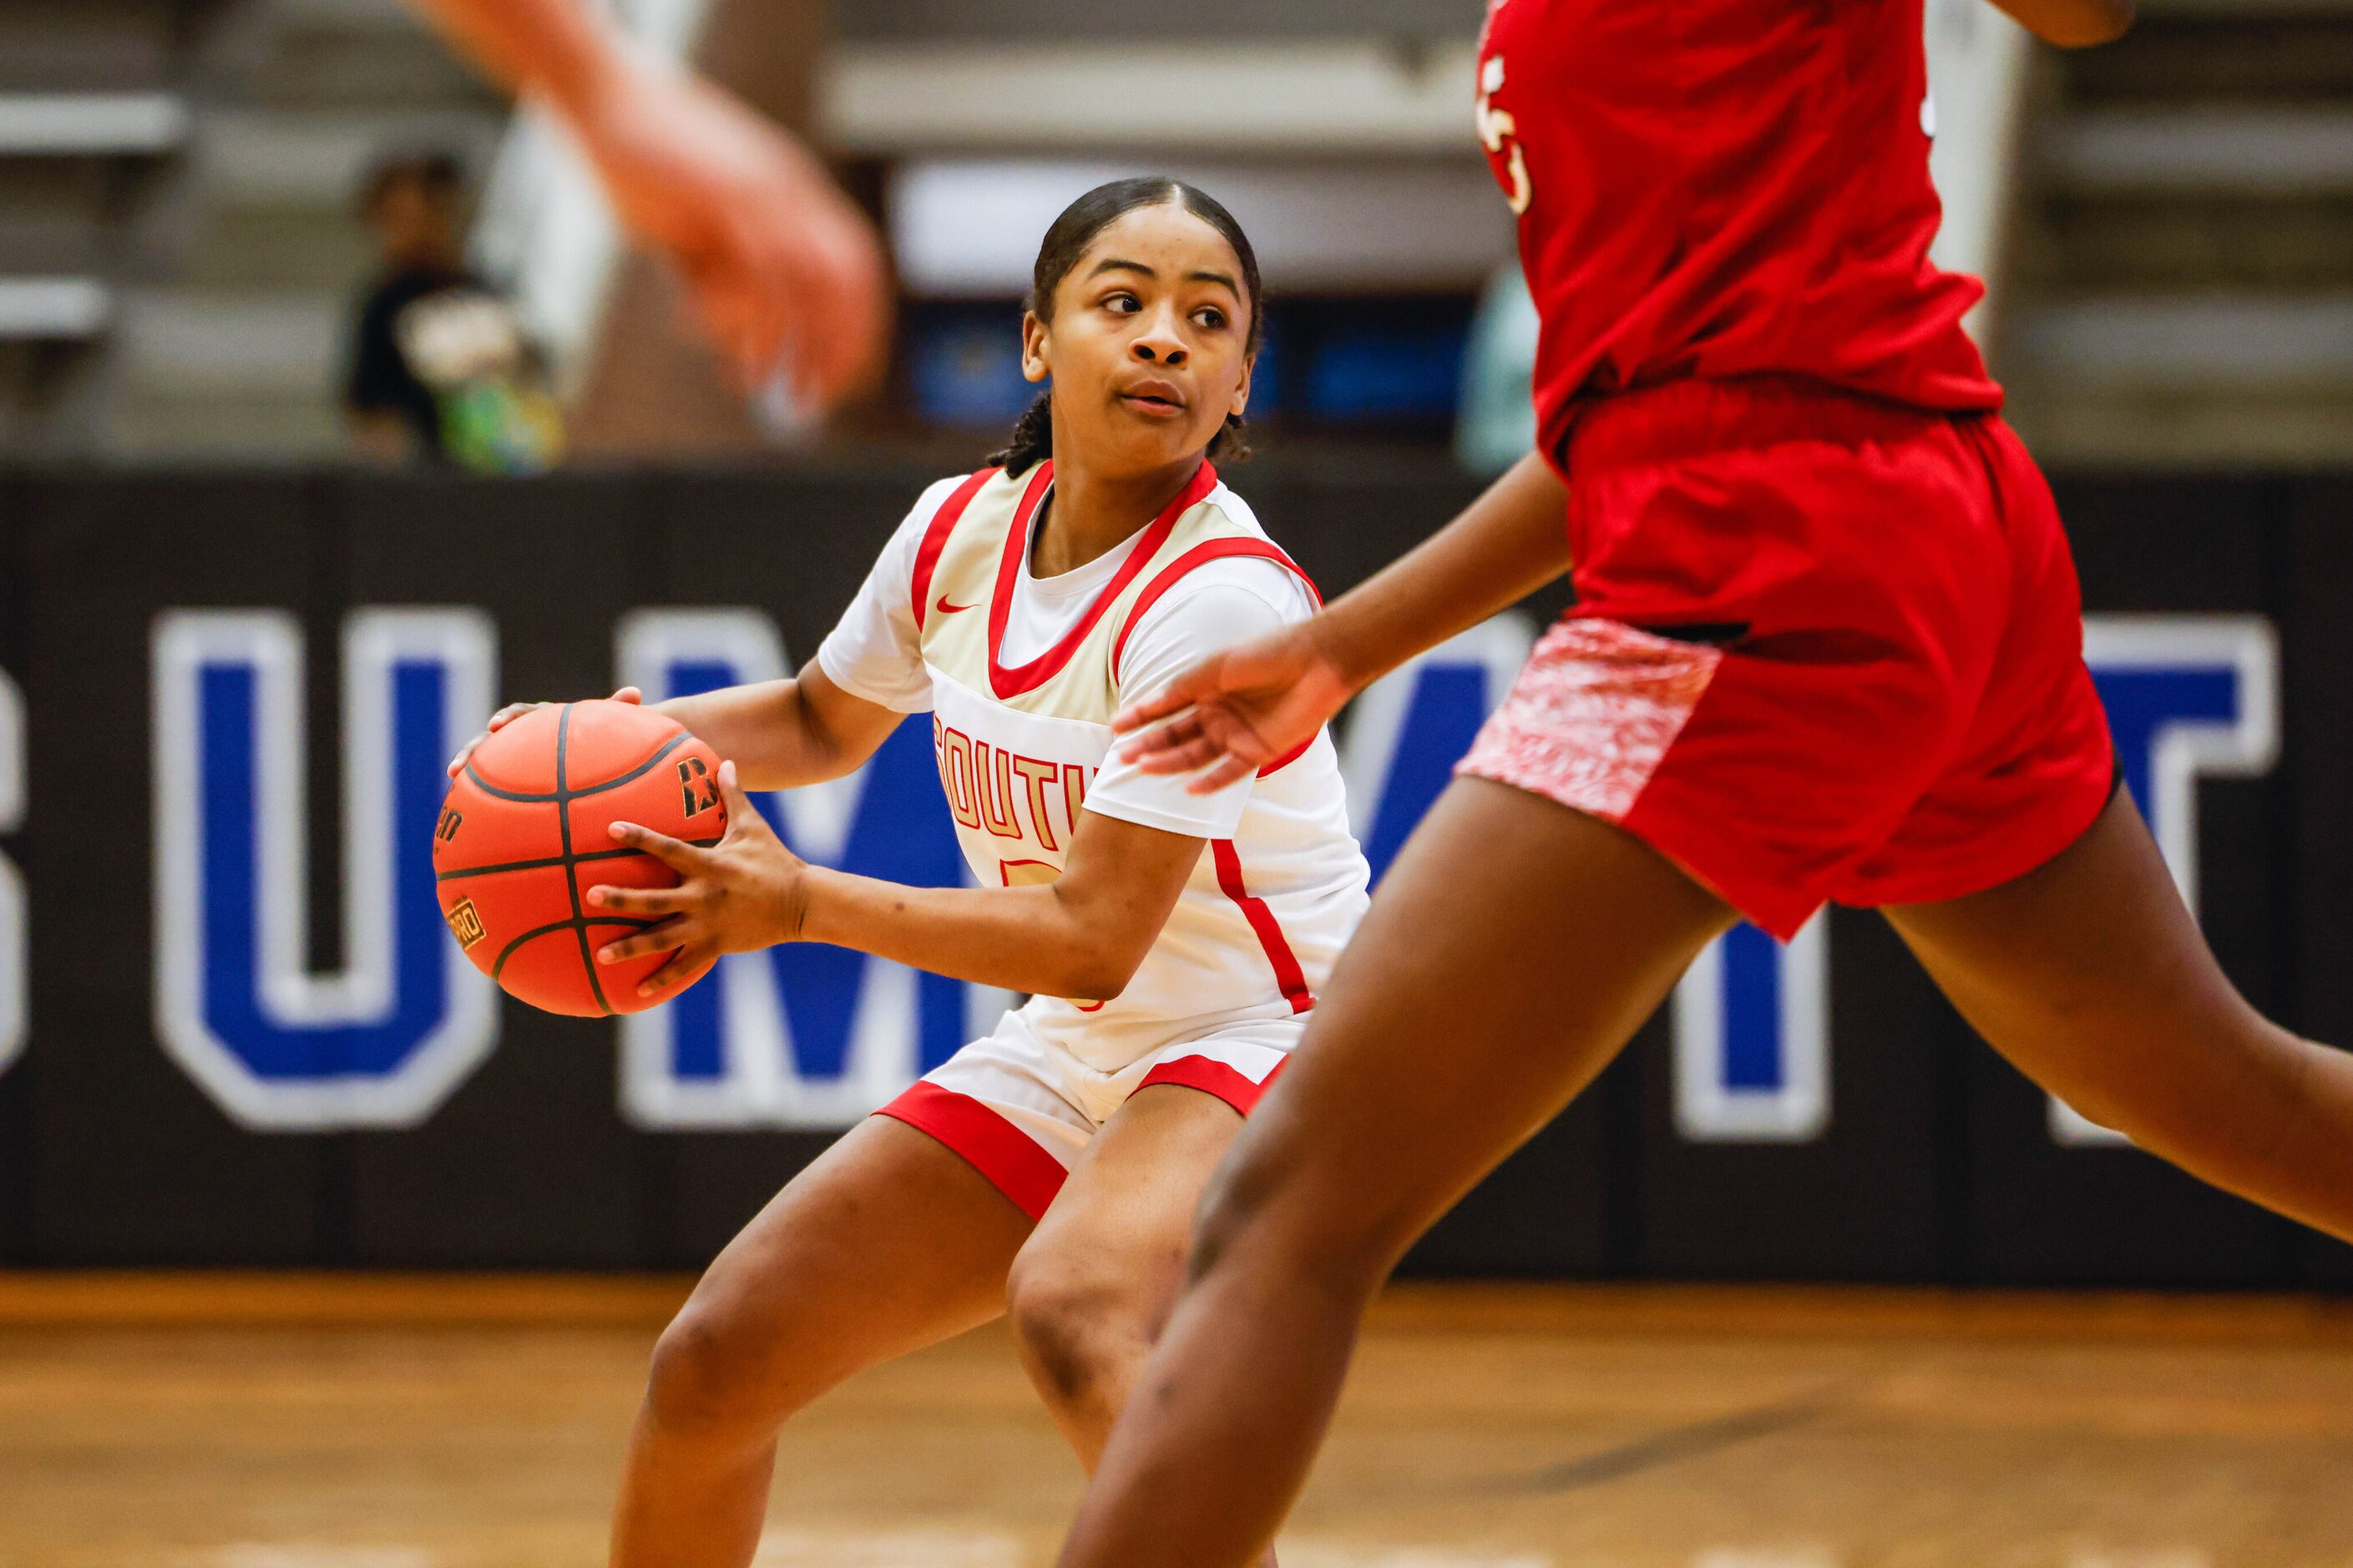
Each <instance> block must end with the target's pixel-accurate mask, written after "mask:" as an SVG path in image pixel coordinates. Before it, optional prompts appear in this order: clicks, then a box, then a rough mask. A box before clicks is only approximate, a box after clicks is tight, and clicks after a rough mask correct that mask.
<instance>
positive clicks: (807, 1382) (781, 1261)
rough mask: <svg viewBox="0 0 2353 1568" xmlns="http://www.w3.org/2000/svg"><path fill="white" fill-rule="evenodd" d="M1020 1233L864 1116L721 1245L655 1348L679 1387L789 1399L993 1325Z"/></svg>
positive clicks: (924, 1147) (892, 1124)
mask: <svg viewBox="0 0 2353 1568" xmlns="http://www.w3.org/2000/svg"><path fill="white" fill-rule="evenodd" d="M1029 1231H1030V1221H1029V1216H1028V1215H1025V1214H1023V1213H1022V1212H1021V1211H1020V1210H1019V1209H1018V1208H1017V1207H1015V1206H1014V1205H1013V1203H1012V1201H1011V1200H1010V1199H1008V1197H1006V1196H1005V1194H1002V1193H1000V1192H998V1191H997V1188H996V1187H994V1186H993V1185H991V1184H989V1182H988V1181H987V1178H985V1177H983V1176H982V1175H981V1174H980V1173H979V1172H978V1171H976V1170H975V1169H974V1168H973V1167H972V1166H971V1165H970V1164H968V1163H965V1160H964V1159H963V1158H962V1157H961V1156H959V1155H957V1154H956V1153H955V1152H952V1151H951V1150H949V1149H948V1148H947V1147H946V1146H945V1145H944V1144H942V1143H941V1142H938V1141H937V1140H935V1139H934V1138H933V1137H932V1136H931V1135H930V1134H928V1133H925V1132H921V1131H916V1130H915V1129H914V1128H913V1127H910V1126H908V1125H907V1124H906V1123H904V1122H902V1121H893V1120H892V1119H890V1118H888V1117H881V1116H875V1117H869V1118H868V1119H867V1120H866V1121H862V1122H860V1124H859V1125H858V1126H857V1127H855V1128H853V1129H851V1130H850V1131H849V1133H847V1134H846V1135H844V1136H843V1137H842V1138H841V1140H840V1141H839V1142H836V1143H835V1144H834V1145H833V1147H832V1148H830V1149H828V1150H827V1151H826V1152H825V1153H823V1154H822V1155H820V1156H818V1160H817V1161H816V1163H813V1164H811V1165H810V1166H809V1167H808V1168H807V1170H805V1171H803V1172H802V1173H800V1174H799V1175H798V1176H796V1177H795V1178H794V1179H793V1180H792V1182H791V1183H790V1184H787V1185H786V1187H785V1189H784V1190H783V1191H782V1192H780V1193H778V1194H776V1197H774V1198H773V1199H771V1200H770V1201H769V1203H768V1205H767V1206H766V1207H765V1208H764V1209H762V1210H761V1211H760V1213H759V1215H757V1216H756V1217H755V1218H754V1220H753V1221H752V1223H751V1224H749V1225H747V1226H744V1229H743V1231H742V1233H741V1234H739V1235H738V1236H737V1237H735V1239H734V1240H733V1241H732V1242H730V1243H728V1245H727V1247H726V1249H725V1250H724V1251H723V1252H722V1253H721V1254H720V1255H719V1257H718V1258H717V1260H716V1261H714V1262H713V1263H712V1266H711V1268H709V1270H707V1271H706V1272H705V1273H704V1275H703V1277H702V1281H701V1282H700V1283H699V1284H698V1285H697V1286H696V1287H695V1289H694V1294H693V1296H692V1297H691V1299H690V1300H688V1302H687V1305H686V1307H685V1308H684V1310H681V1313H680V1314H679V1317H678V1319H677V1321H675V1322H673V1323H672V1325H671V1327H670V1331H668V1332H667V1333H665V1334H664V1336H663V1341H664V1346H663V1350H664V1352H667V1353H668V1354H669V1355H670V1358H671V1360H672V1361H673V1362H683V1363H687V1364H686V1365H684V1366H682V1367H680V1368H677V1369H676V1370H679V1371H681V1372H682V1373H685V1374H686V1375H688V1376H689V1378H690V1379H693V1378H698V1377H700V1376H701V1375H704V1374H711V1375H723V1376H725V1377H728V1378H732V1379H736V1380H740V1383H741V1387H742V1390H743V1393H744V1395H745V1396H746V1397H757V1396H758V1395H760V1394H763V1393H765V1394H768V1395H770V1396H782V1397H786V1398H787V1399H790V1400H793V1401H795V1402H797V1401H798V1400H799V1399H800V1398H802V1397H804V1396H805V1395H806V1394H807V1392H808V1391H809V1390H810V1389H811V1388H813V1387H823V1386H828V1385H830V1384H832V1383H835V1382H838V1381H839V1380H840V1379H841V1378H843V1377H846V1376H848V1375H849V1374H850V1373H854V1372H856V1371H858V1370H859V1369H860V1368H861V1367H864V1366H869V1365H871V1364H873V1363H876V1362H879V1361H883V1360H887V1359H889V1358H890V1357H892V1356H895V1355H900V1354H903V1353H904V1352H908V1351H912V1350H915V1349H918V1348H920V1347H922V1346H923V1345H926V1344H930V1343H932V1342H934V1341H937V1340H942V1339H945V1338H947V1337H948V1336H950V1335H952V1334H955V1333H960V1332H962V1331H964V1330H965V1329H968V1328H971V1327H973V1326H974V1325H976V1324H978V1323H983V1322H987V1321H988V1320H990V1319H991V1318H994V1317H996V1316H997V1314H998V1313H999V1312H1001V1311H1002V1310H1004V1301H1005V1277H1006V1271H1007V1269H1008V1268H1010V1267H1011V1265H1012V1261H1013V1258H1014V1257H1015V1256H1016V1255H1017V1254H1018V1252H1019V1251H1020V1249H1021V1246H1022V1244H1023V1243H1024V1242H1025V1241H1027V1240H1028V1239H1029ZM659 1361H660V1352H658V1357H657V1370H658V1372H659Z"/></svg>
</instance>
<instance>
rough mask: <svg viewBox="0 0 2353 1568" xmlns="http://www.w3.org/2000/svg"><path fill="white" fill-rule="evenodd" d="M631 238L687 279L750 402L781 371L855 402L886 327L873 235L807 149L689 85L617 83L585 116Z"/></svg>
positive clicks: (585, 138)
mask: <svg viewBox="0 0 2353 1568" xmlns="http://www.w3.org/2000/svg"><path fill="white" fill-rule="evenodd" d="M573 125H574V128H575V130H576V131H577V132H578V133H579V136H580V139H581V142H582V143H583V145H584V146H585V148H586V151H587V153H588V155H589V157H590V158H591V159H592V160H593V161H594V162H595V163H596V168H597V171H598V173H599V174H602V175H603V176H604V180H605V187H606V190H607V193H608V194H609V195H611V197H612V201H613V205H614V208H615V210H616V211H617V214H618V216H620V219H621V221H622V223H623V224H625V225H626V226H628V228H629V229H630V230H631V231H632V232H634V233H635V234H637V235H638V236H639V237H642V238H644V239H646V240H647V241H649V242H650V243H651V244H652V245H653V246H655V247H657V248H659V250H660V251H661V252H663V253H664V254H665V255H667V256H668V257H669V258H670V260H671V261H672V262H674V263H675V264H676V265H677V267H678V268H679V270H680V271H681V272H682V273H683V274H684V275H685V278H686V281H687V283H688V285H689V286H690V288H691V290H692V292H693V295H694V300H695V307H696V310H697V311H698V313H699V314H700V315H701V317H702V324H703V328H704V330H705V331H707V332H708V333H709V334H710V337H711V339H712V342H713V343H714V344H715V345H716V346H717V347H718V348H719V350H720V351H721V352H722V353H724V354H725V355H726V356H727V358H728V359H729V361H730V362H731V363H733V366H734V368H735V371H736V374H738V376H739V377H740V378H741V379H742V382H743V384H744V386H745V387H747V388H749V387H753V386H756V385H759V384H763V383H765V382H766V381H767V380H768V378H769V377H770V376H772V375H773V374H776V372H777V370H778V369H779V368H782V369H784V370H785V371H786V372H787V374H789V375H790V377H791V379H792V382H793V390H794V391H795V392H796V393H797V394H798V395H799V396H800V397H801V398H802V400H803V401H804V402H806V403H807V404H810V405H814V406H816V407H818V408H827V407H830V406H832V405H834V404H836V403H838V402H839V401H840V400H841V399H842V398H843V397H844V396H846V395H848V394H849V393H850V392H852V391H854V390H856V389H857V387H858V386H859V385H860V383H861V382H862V381H864V380H865V378H866V377H867V376H868V375H869V374H871V372H872V370H873V369H874V368H875V366H876V364H877V363H878V362H879V359H880V355H881V347H882V340H883V334H884V332H885V331H886V329H887V327H888V325H889V320H888V318H889V309H890V308H889V305H888V302H887V301H888V299H889V295H888V291H887V289H886V286H885V282H884V268H883V265H882V248H881V242H880V241H879V240H878V239H877V237H875V234H874V229H873V226H872V225H871V224H870V223H869V222H868V221H867V219H866V216H865V215H864V214H863V213H862V212H860V210H859V209H858V207H857V206H856V205H855V204H853V203H852V202H851V201H850V200H849V197H848V196H846V195H843V194H842V193H841V190H840V189H839V187H838V186H837V185H835V184H834V183H833V180H832V178H831V176H829V175H828V174H827V173H826V171H825V168H824V166H823V165H822V164H821V163H818V159H817V156H816V155H815V154H814V153H811V152H810V151H809V150H808V148H807V147H806V146H805V145H803V144H802V143H801V142H798V141H797V140H795V139H794V138H792V137H791V136H789V135H787V134H786V133H785V132H783V131H781V130H779V129H777V128H776V126H774V125H771V124H769V123H768V122H767V121H765V120H763V119H761V118H760V117H759V116H758V115H756V114H754V112H753V111H752V110H749V109H747V108H745V107H744V105H743V104H742V103H739V102H738V101H736V100H734V99H733V98H732V97H731V96H729V95H728V94H727V93H725V92H723V91H722V90H721V89H718V88H715V87H713V86H712V85H711V84H710V83H708V82H706V81H703V80H702V79H700V78H697V77H694V76H692V75H691V74H685V73H679V74H671V73H668V72H664V71H661V70H659V69H657V68H652V67H649V66H642V65H640V66H637V67H635V68H630V69H627V70H623V71H620V72H618V73H616V74H615V75H614V76H612V77H611V78H610V79H607V81H606V82H605V83H604V84H603V85H602V86H601V88H600V89H599V90H598V91H597V92H596V95H595V96H594V97H593V98H590V99H589V100H586V101H585V102H583V103H581V104H579V105H577V106H576V111H575V117H574V120H573Z"/></svg>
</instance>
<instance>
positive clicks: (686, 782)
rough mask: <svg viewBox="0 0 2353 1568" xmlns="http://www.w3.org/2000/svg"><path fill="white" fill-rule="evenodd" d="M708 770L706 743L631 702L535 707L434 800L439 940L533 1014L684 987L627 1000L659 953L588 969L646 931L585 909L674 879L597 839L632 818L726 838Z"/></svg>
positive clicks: (608, 1006) (711, 759) (688, 836)
mask: <svg viewBox="0 0 2353 1568" xmlns="http://www.w3.org/2000/svg"><path fill="white" fill-rule="evenodd" d="M718 772H719V758H718V756H717V755H716V754H715V753H714V752H712V750H711V748H710V747H709V746H706V745H704V744H703V743H702V742H701V741H699V740H696V739H695V738H694V737H693V736H692V735H691V734H689V733H687V731H685V729H684V728H683V727H681V725H680V724H679V723H678V721H675V720H673V719H669V718H665V717H664V716H663V715H661V714H659V713H656V712H653V711H651V710H649V709H645V708H640V707H638V706H637V705H636V704H635V703H630V702H614V701H609V700H598V701H594V702H566V703H561V704H556V703H550V704H548V705H546V706H544V707H541V708H534V709H533V710H531V711H530V712H528V713H525V714H524V715H522V717H521V718H519V719H517V720H515V721H513V722H512V723H511V724H508V725H507V726H506V727H505V728H504V729H501V730H500V731H498V732H497V733H495V734H493V735H491V737H490V738H489V739H488V740H486V741H484V742H482V743H481V745H480V746H479V747H477V748H476V749H475V752H474V754H473V756H472V757H471V758H470V759H469V761H468V762H467V764H466V768H465V771H464V772H463V773H460V774H459V777H458V779H457V781H456V782H455V783H454V784H451V785H450V786H449V794H448V798H447V799H446V800H445V801H444V802H443V803H442V808H441V817H440V821H439V824H438V826H437V827H436V828H435V830H434V835H433V875H434V880H435V883H436V885H437V890H438V893H439V895H440V900H441V913H442V917H443V918H444V919H445V920H446V921H448V925H449V932H450V934H451V935H452V936H454V937H456V938H457V939H458V945H459V947H461V948H463V949H464V950H465V952H466V956H467V957H468V958H470V959H471V960H473V963H474V967H476V968H477V969H480V971H481V972H482V973H485V974H487V975H489V976H490V977H491V979H493V980H495V981H497V982H498V983H499V984H500V985H501V986H502V987H504V988H505V990H506V992H507V994H509V995H511V996H513V997H516V998H517V999H519V1000H521V1001H524V1002H528V1003H530V1004H531V1005H533V1006H534V1007H537V1008H540V1009H541V1010H542V1011H544V1012H549V1013H561V1014H564V1015H566V1016H571V1017H580V1018H598V1017H606V1016H610V1015H612V1014H615V1013H635V1012H638V1011H640V1010H642V1009H644V1008H646V1007H649V1006H652V1005H654V1003H655V1001H656V1000H667V999H668V997H670V996H672V995H675V994H677V993H678V992H679V991H680V990H681V989H683V988H684V987H683V986H676V987H671V988H670V989H669V990H668V991H666V992H665V993H664V994H663V996H662V997H661V998H648V997H640V996H639V995H638V984H640V983H641V982H642V981H643V980H644V979H645V978H646V977H647V976H648V975H649V974H651V973H653V972H654V971H655V970H657V969H659V968H660V967H661V966H662V964H663V963H665V962H667V961H668V959H669V958H670V954H669V953H667V952H659V953H650V954H649V955H647V956H645V957H643V958H636V959H631V960H630V961H629V962H628V963H617V964H609V965H608V964H602V963H597V962H596V950H597V949H598V948H600V947H602V946H604V945H605V944H606V943H607V942H613V941H615V940H616V939H617V938H619V937H622V936H626V935H628V933H629V932H630V931H638V930H642V929H643V928H645V927H646V926H649V925H651V924H653V923H654V922H653V921H648V920H641V919H633V918H631V917H629V916H627V915H622V914H617V913H615V912H613V911H611V910H597V909H592V908H590V907H589V905H588V904H587V902H586V900H587V895H588V889H591V888H594V887H599V886H612V887H618V888H670V887H675V886H677V884H678V880H679V879H678V874H677V873H676V872H674V871H672V870H671V869H670V868H669V867H668V866H665V865H663V864H662V863H661V862H660V861H659V860H657V859H655V858H653V857H652V856H650V855H648V854H645V853H643V852H642V851H639V850H636V849H629V848H625V847H622V846H620V845H618V844H616V843H614V842H613V837H612V835H611V833H610V832H609V831H608V829H609V828H610V827H611V826H612V825H613V824H614V823H616V822H634V823H636V824H638V826H642V827H649V828H651V829H653V830H654V831H655V832H657V833H662V834H667V835H669V836H670V837H672V838H680V839H684V840H686V841H688V842H690V843H694V844H702V845H710V844H715V843H717V842H718V840H719V837H720V836H721V835H722V834H723V833H724V832H725V831H726V830H727V808H726V806H725V805H723V803H722V802H721V799H720V795H719V783H718V777H717V775H718ZM704 967H705V968H708V967H709V965H707V964H706V965H705V966H704ZM701 977H702V976H701V973H700V972H698V973H696V974H694V975H693V976H691V977H690V978H689V980H688V981H687V984H693V982H694V980H697V979H700V978H701Z"/></svg>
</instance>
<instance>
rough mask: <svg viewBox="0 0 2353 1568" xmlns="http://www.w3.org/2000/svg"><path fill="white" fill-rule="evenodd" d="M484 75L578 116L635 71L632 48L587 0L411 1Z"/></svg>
mask: <svg viewBox="0 0 2353 1568" xmlns="http://www.w3.org/2000/svg"><path fill="white" fill-rule="evenodd" d="M411 3H412V4H414V5H416V6H417V9H418V10H420V11H422V12H424V13H425V14H426V16H428V17H430V18H431V19H432V20H433V22H434V23H435V24H436V25H437V26H439V28H440V29H441V30H442V32H444V33H445V34H447V35H448V37H449V38H450V39H451V40H452V41H453V42H454V43H456V44H457V45H458V47H459V48H461V49H463V50H464V51H465V52H466V54H467V55H468V56H470V58H472V59H473V60H474V61H475V62H476V63H477V64H479V65H480V67H481V68H483V69H484V70H486V71H489V72H490V73H491V75H493V76H495V77H497V78H498V79H500V80H501V81H503V82H505V83H506V84H507V85H508V86H509V87H511V88H512V89H516V90H517V91H530V92H535V93H538V94H541V95H542V96H543V97H546V98H548V99H550V100H554V102H555V104H556V105H557V106H558V107H559V108H562V109H564V110H565V111H567V112H568V113H573V114H575V115H576V114H577V113H578V112H579V110H580V109H581V107H582V106H583V105H584V104H586V102H587V101H588V100H590V99H591V98H593V97H594V96H595V95H596V93H597V92H598V91H599V90H600V89H602V87H603V86H604V84H605V83H607V81H609V80H610V79H612V78H613V77H614V76H616V75H617V74H619V73H621V72H623V71H626V70H627V69H628V68H629V66H630V63H631V62H630V58H629V54H628V45H627V43H626V42H625V41H624V40H623V39H622V37H621V36H620V34H619V33H618V32H617V30H616V29H615V28H614V26H613V25H612V23H611V22H610V21H609V20H607V17H606V16H605V14H604V12H603V10H602V9H601V8H599V7H597V6H596V5H592V4H589V3H588V0H411Z"/></svg>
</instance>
